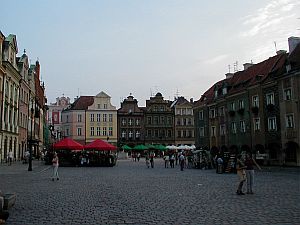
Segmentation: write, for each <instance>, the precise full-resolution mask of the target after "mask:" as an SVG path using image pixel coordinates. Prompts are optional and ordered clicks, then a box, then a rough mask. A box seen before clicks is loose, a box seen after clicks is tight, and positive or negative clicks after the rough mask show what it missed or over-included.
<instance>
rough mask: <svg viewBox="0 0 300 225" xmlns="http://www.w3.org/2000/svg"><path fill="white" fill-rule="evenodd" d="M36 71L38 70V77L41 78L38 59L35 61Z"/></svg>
mask: <svg viewBox="0 0 300 225" xmlns="http://www.w3.org/2000/svg"><path fill="white" fill-rule="evenodd" d="M35 72H36V75H37V78H38V79H39V80H40V63H39V61H38V60H37V61H36V62H35Z"/></svg>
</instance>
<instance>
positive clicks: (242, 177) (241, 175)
mask: <svg viewBox="0 0 300 225" xmlns="http://www.w3.org/2000/svg"><path fill="white" fill-rule="evenodd" d="M245 169H246V166H245V164H244V163H243V162H242V155H238V156H237V161H236V173H237V175H238V179H239V184H238V188H237V191H236V194H238V195H244V193H243V185H244V182H245V181H246V172H245Z"/></svg>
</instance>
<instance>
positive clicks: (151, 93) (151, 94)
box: [150, 88, 153, 97]
mask: <svg viewBox="0 0 300 225" xmlns="http://www.w3.org/2000/svg"><path fill="white" fill-rule="evenodd" d="M150 96H151V97H153V92H152V88H150Z"/></svg>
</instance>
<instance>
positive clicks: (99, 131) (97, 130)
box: [96, 127, 101, 136]
mask: <svg viewBox="0 0 300 225" xmlns="http://www.w3.org/2000/svg"><path fill="white" fill-rule="evenodd" d="M96 132H97V136H101V129H100V127H97V129H96Z"/></svg>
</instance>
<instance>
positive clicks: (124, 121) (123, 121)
mask: <svg viewBox="0 0 300 225" xmlns="http://www.w3.org/2000/svg"><path fill="white" fill-rule="evenodd" d="M125 125H126V119H124V118H123V119H122V126H125Z"/></svg>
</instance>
